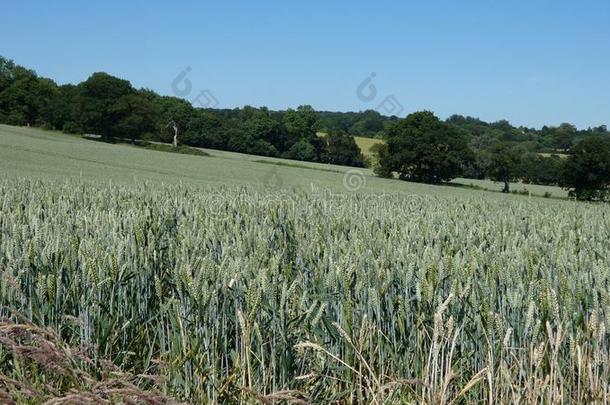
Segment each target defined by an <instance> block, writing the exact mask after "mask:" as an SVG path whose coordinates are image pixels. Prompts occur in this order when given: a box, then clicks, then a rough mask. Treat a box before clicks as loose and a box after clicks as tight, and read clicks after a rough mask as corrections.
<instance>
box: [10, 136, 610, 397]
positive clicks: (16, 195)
mask: <svg viewBox="0 0 610 405" xmlns="http://www.w3.org/2000/svg"><path fill="white" fill-rule="evenodd" d="M61 139H63V138H61ZM51 141H52V140H51ZM51 141H49V142H51ZM66 142H67V141H66ZM74 142H77V140H75V141H74ZM78 142H81V141H80V140H78ZM78 145H80V144H78ZM78 147H79V148H81V147H82V148H85V147H84V146H82V145H81V146H78ZM95 147H96V148H97V147H98V146H95ZM103 147H104V148H106V147H108V148H112V147H113V146H108V145H104V146H103ZM28 148H29V149H32V148H34V146H32V145H29V146H28ZM115 148H120V147H115ZM125 148H126V149H120V151H119V152H117V153H131V152H130V151H131V149H130V148H128V147H125ZM79 150H82V154H81V155H79V159H81V162H82V161H84V159H89V158H90V156H88V155H87V154H86V148H85V149H79ZM125 150H127V152H125ZM138 153H140V151H137V152H133V156H135V157H134V160H132V161H130V162H129V164H131V165H137V164H139V163H138V160H137V159H138V157H137V154H138ZM146 153H149V154H150V153H152V154H155V153H156V155H145V156H147V158H150V156H156V157H158V159H160V160H161V161H160V162H159V163H158V165H157V167H158V168H159V169H160V170H161V169H163V168H164V167H166V165H167V167H169V166H170V165H171V164H170V163H168V162H164V161H163V159H165V158H166V156H165V155H166V154H163V153H160V152H148V151H147V152H146ZM170 155H171V154H170ZM96 156H97V157H96V159H98V160H99V159H101V158H100V156H101V154H99V153H98V154H97V155H96ZM46 158H49V157H48V156H47V157H46ZM180 158H181V157H180ZM167 159H172V162H173V159H179V157H175V156H169V157H167ZM194 159H204V160H205V159H209V158H205V157H204V158H199V157H189V158H188V159H187V160H186V161H187V162H188V163H187V164H189V165H195V164H199V163H193V162H195V160H194ZM215 159H217V160H216V161H218V160H219V159H220V158H218V157H217V158H215ZM61 160H62V159H56V160H54V161H53V162H55V163H54V166H53V168H51V165H50V166H49V171H50V172H52V171H53V170H55V171H60V170H70V169H69V168H66V167H64V168H62V166H61V164H62V163H61ZM205 162H209V160H205ZM19 164H23V161H20V162H19V161H16V160H13V161H11V160H9V158H8V157H7V158H6V159H4V160H3V161H2V163H1V165H2V168H3V170H4V173H5V176H3V178H2V179H0V276H1V277H0V302H1V305H2V307H1V309H0V317H1V318H2V320H1V322H0V400H1V401H3V402H6V403H45V402H46V401H48V402H47V403H57V404H59V403H75V402H77V401H81V402H80V403H129V401H132V403H133V402H135V403H151V404H152V403H172V402H183V403H299V404H306V403H312V404H329V403H337V404H347V403H357V404H360V403H366V404H403V403H427V404H456V403H488V404H492V403H532V404H534V403H607V402H610V356H609V349H610V338H609V336H608V330H609V329H610V245H609V244H608V240H610V207H609V206H607V205H596V204H585V203H575V202H572V201H564V200H553V199H542V198H527V197H523V196H502V195H500V194H498V193H487V192H481V191H474V190H455V189H453V188H451V187H445V188H442V187H436V188H435V187H429V188H428V187H426V186H409V185H407V186H405V187H407V188H406V189H398V188H397V189H392V190H391V192H390V191H388V192H383V191H382V189H383V188H386V186H385V184H388V183H374V181H375V180H369V179H368V178H367V180H369V181H368V183H367V186H366V187H365V188H364V189H363V190H360V191H358V192H352V191H349V190H346V189H345V188H342V186H338V187H336V188H332V187H322V186H321V185H319V186H317V187H313V188H311V187H310V188H298V187H294V184H291V186H290V187H278V186H277V185H269V184H264V183H263V184H253V183H248V182H244V183H243V184H236V183H237V182H236V181H229V182H227V184H225V185H223V184H217V183H215V182H207V183H206V182H195V181H187V180H185V181H184V182H182V183H181V182H167V177H165V176H166V174H161V176H162V180H163V181H153V180H147V179H143V180H141V181H133V179H130V180H129V181H125V182H121V181H116V180H112V181H110V180H108V179H104V178H103V177H96V176H97V172H96V175H95V176H93V175H91V176H87V175H85V176H82V175H81V174H78V175H75V176H69V177H66V178H61V177H60V176H55V175H48V176H46V175H44V173H40V172H35V171H36V169H35V168H32V169H31V171H32V172H28V173H23V174H20V173H18V170H16V169H10V167H13V168H14V167H17V165H19ZM83 164H85V163H83ZM204 164H208V163H204ZM11 165H12V166H11ZM247 165H254V163H252V162H248V163H247ZM98 166H99V165H98ZM98 166H95V168H96V169H97V168H98ZM259 166H260V167H264V168H265V170H269V165H259ZM259 166H256V167H259ZM173 170H174V171H175V172H176V173H179V172H180V171H181V170H185V171H186V170H187V169H186V168H185V167H180V166H174V169H173ZM193 170H194V169H193ZM278 170H282V171H281V173H282V174H283V175H285V176H287V173H290V172H291V171H292V170H297V169H296V168H291V167H286V168H284V167H279V169H278ZM301 171H304V170H302V169H301ZM85 173H87V172H85ZM188 173H191V172H188ZM308 175H309V176H310V177H312V176H314V175H319V176H321V177H324V176H328V177H324V178H327V180H326V181H328V182H331V179H334V178H335V177H337V176H338V179H339V180H338V182H339V184H340V183H341V176H342V174H338V173H334V172H316V171H311V172H310V173H309V174H308ZM113 176H114V175H113ZM117 176H118V175H117ZM390 183H398V184H399V185H397V186H392V187H402V185H401V183H399V182H390ZM329 184H330V183H329ZM381 184H383V185H384V186H382V185H381ZM388 188H389V187H388ZM367 189H370V190H373V191H372V192H365V191H364V190H367ZM86 400H88V401H90V402H85V401H86ZM94 401H98V402H94ZM103 401H106V402H103Z"/></svg>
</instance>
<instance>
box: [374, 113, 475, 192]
mask: <svg viewBox="0 0 610 405" xmlns="http://www.w3.org/2000/svg"><path fill="white" fill-rule="evenodd" d="M387 145H388V156H387V157H388V158H389V160H388V161H385V162H382V163H381V164H383V165H385V166H386V167H387V168H388V169H391V170H392V171H395V172H397V173H398V175H399V177H400V178H401V179H403V180H410V181H416V182H424V183H440V182H444V181H449V180H451V179H453V178H455V177H458V176H459V175H460V174H461V173H462V171H463V167H464V165H465V164H466V163H467V162H469V161H471V160H472V159H473V156H472V152H471V151H470V149H469V148H468V144H467V139H466V137H465V136H464V134H463V133H462V132H461V131H459V130H458V129H457V128H455V127H453V126H451V125H448V124H446V123H444V122H442V121H440V120H439V119H438V118H437V117H436V116H435V115H434V114H432V113H431V112H428V111H424V112H418V113H414V114H411V115H409V116H408V117H407V118H406V119H404V120H402V121H400V122H398V123H396V124H395V125H393V126H392V127H390V129H389V130H388V133H387Z"/></svg>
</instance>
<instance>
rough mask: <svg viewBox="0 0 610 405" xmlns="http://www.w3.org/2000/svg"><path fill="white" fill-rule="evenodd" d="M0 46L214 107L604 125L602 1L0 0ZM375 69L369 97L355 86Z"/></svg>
mask: <svg viewBox="0 0 610 405" xmlns="http://www.w3.org/2000/svg"><path fill="white" fill-rule="evenodd" d="M1 10H2V14H1V15H0V21H1V23H0V55H3V56H6V57H8V58H10V59H14V60H15V61H16V62H17V63H19V64H22V65H25V66H28V67H31V68H33V69H35V70H36V71H37V72H38V73H39V74H41V75H43V76H47V77H51V78H53V79H55V80H56V81H58V82H59V83H76V82H79V81H82V80H84V79H86V78H87V77H88V76H89V75H90V74H91V73H92V72H95V71H106V72H108V73H111V74H114V75H117V76H119V77H123V78H126V79H129V80H131V82H132V83H133V84H134V85H135V86H137V87H147V88H151V89H153V90H155V91H157V92H159V93H161V94H172V81H173V80H174V78H175V77H176V76H177V75H178V74H179V73H180V72H181V71H183V70H184V69H185V68H186V67H187V66H189V67H191V69H192V70H191V72H190V73H189V75H188V78H189V79H190V80H191V82H192V84H193V91H192V97H194V96H195V95H196V94H197V93H198V92H199V91H201V90H205V89H209V90H210V91H211V92H212V94H213V95H214V96H215V97H216V98H217V99H218V101H219V107H231V108H232V107H237V106H243V105H245V104H250V105H254V106H262V105H265V106H268V107H270V108H272V109H284V108H287V107H296V106H298V105H299V104H311V105H313V106H314V108H316V109H319V110H322V109H323V110H333V111H358V110H364V109H367V108H373V109H374V108H376V107H377V105H378V104H379V103H380V102H381V101H382V100H383V98H384V97H386V96H389V95H395V96H396V99H397V100H399V102H400V103H401V104H402V105H403V106H404V111H405V114H406V113H407V112H410V111H415V110H419V109H429V110H432V111H434V112H435V113H437V115H439V116H440V117H442V118H445V117H447V116H448V115H450V114H453V113H460V114H464V115H472V116H477V117H480V118H482V119H485V120H488V121H493V120H499V119H504V118H505V119H509V120H510V121H511V122H513V123H514V124H517V125H527V126H536V127H539V126H542V125H543V124H550V125H557V124H560V123H561V122H572V123H574V124H576V125H577V126H579V127H587V126H594V125H595V126H596V125H600V124H610V2H608V0H591V1H586V0H585V1H564V0H555V1H539V0H529V1H522V0H518V1H514V0H512V1H503V2H500V1H491V0H463V1H457V0H447V1H434V0H433V1H419V2H413V1H395V2H389V1H375V2H372V1H371V2H367V3H364V2H358V1H341V2H339V1H330V0H328V1H318V0H310V1H300V2H292V1H262V2H255V1H232V2H229V1H226V2H221V1H214V2H212V1H183V2H179V1H174V2H163V3H161V2H156V1H126V0H123V1H115V0H107V1H104V2H89V1H88V2H84V1H78V2H77V1H71V0H70V1H49V0H46V1H27V2H26V1H20V2H17V1H11V2H6V3H5V4H3V5H2V7H1ZM371 72H375V73H376V76H375V78H374V79H373V82H372V83H373V85H374V86H375V88H376V89H377V97H376V98H375V99H374V100H372V101H363V100H362V99H361V98H359V97H357V94H356V89H357V87H358V85H359V84H360V83H361V82H362V81H363V80H364V79H365V78H367V77H368V76H369V75H370V74H371Z"/></svg>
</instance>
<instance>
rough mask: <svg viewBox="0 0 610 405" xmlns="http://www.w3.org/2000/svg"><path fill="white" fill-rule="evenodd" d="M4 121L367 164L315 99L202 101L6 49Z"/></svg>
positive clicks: (1, 93) (0, 76) (0, 89)
mask: <svg viewBox="0 0 610 405" xmlns="http://www.w3.org/2000/svg"><path fill="white" fill-rule="evenodd" d="M0 123H5V124H9V125H23V126H26V125H31V126H37V127H42V128H47V129H53V130H60V131H64V132H67V133H74V134H85V133H90V134H96V135H101V136H102V137H103V138H105V139H111V138H127V139H131V140H132V141H136V140H139V139H142V140H148V141H162V142H168V143H169V142H173V141H174V137H175V136H176V135H177V138H178V140H179V142H180V143H182V144H184V145H189V146H195V147H204V148H214V149H222V150H229V151H235V152H242V153H249V154H255V155H263V156H273V157H282V158H287V159H296V160H304V161H312V162H322V163H333V164H339V165H349V166H360V167H362V166H364V165H365V158H364V156H363V155H362V153H361V152H360V149H359V148H358V146H357V145H356V142H355V141H354V138H353V137H352V136H351V135H349V134H348V133H347V132H345V131H343V130H341V129H333V130H332V131H329V132H328V133H327V134H324V136H318V133H317V131H318V128H319V117H318V114H317V112H316V111H315V110H314V109H313V108H312V107H311V106H300V107H298V108H297V109H288V110H287V111H270V110H268V109H267V108H254V107H250V106H246V107H244V108H237V109H232V110H227V109H225V110H222V109H218V110H215V109H202V108H195V107H193V105H192V104H191V103H189V102H188V101H186V100H183V99H180V98H177V97H168V96H160V95H158V94H157V93H155V92H154V91H152V90H148V89H135V88H134V87H133V86H132V85H131V83H130V82H129V81H127V80H123V79H120V78H117V77H114V76H111V75H109V74H107V73H103V72H99V73H94V74H92V75H91V76H90V77H89V78H88V79H87V80H85V81H83V82H82V83H79V84H77V85H72V84H66V85H57V84H56V83H55V82H53V81H52V80H51V79H47V78H43V77H39V76H38V75H37V74H36V72H34V71H32V70H30V69H27V68H25V67H22V66H19V65H16V64H15V63H14V62H13V61H11V60H8V59H6V58H3V57H0Z"/></svg>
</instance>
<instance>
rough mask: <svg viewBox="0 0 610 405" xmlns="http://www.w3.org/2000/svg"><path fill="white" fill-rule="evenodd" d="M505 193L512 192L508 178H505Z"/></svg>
mask: <svg viewBox="0 0 610 405" xmlns="http://www.w3.org/2000/svg"><path fill="white" fill-rule="evenodd" d="M502 192H503V193H510V183H509V182H508V181H506V180H504V189H503V190H502Z"/></svg>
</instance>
